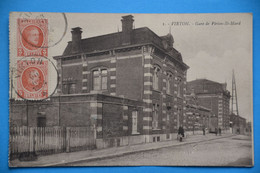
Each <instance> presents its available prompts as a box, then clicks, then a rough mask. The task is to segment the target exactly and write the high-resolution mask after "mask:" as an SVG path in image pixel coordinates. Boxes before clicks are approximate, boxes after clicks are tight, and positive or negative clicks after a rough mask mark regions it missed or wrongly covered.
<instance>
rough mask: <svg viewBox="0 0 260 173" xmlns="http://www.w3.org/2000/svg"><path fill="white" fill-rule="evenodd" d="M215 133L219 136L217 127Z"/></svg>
mask: <svg viewBox="0 0 260 173" xmlns="http://www.w3.org/2000/svg"><path fill="white" fill-rule="evenodd" d="M215 133H216V136H218V128H217V127H216V128H215Z"/></svg>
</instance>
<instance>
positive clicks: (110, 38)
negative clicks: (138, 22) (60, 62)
mask: <svg viewBox="0 0 260 173" xmlns="http://www.w3.org/2000/svg"><path fill="white" fill-rule="evenodd" d="M131 34H132V35H131V44H130V45H144V44H154V45H156V46H158V47H159V48H160V49H163V50H164V51H166V52H167V53H168V54H169V55H171V56H172V57H173V58H175V59H176V60H178V61H180V62H183V61H182V56H181V54H180V53H179V52H178V51H177V50H176V49H174V48H173V47H168V48H165V42H166V41H168V40H166V39H169V36H162V37H159V36H158V35H157V34H155V33H154V32H153V31H151V30H150V29H149V28H147V27H143V28H137V29H133V30H132V33H131ZM122 35H123V34H122V32H117V33H111V34H106V35H101V36H96V37H91V38H85V39H82V40H81V52H78V53H89V52H95V51H97V52H98V51H102V50H110V49H114V48H119V47H123V46H124V44H122ZM128 46H129V45H128ZM63 55H72V42H71V41H70V42H68V45H67V47H66V48H65V50H64V52H63Z"/></svg>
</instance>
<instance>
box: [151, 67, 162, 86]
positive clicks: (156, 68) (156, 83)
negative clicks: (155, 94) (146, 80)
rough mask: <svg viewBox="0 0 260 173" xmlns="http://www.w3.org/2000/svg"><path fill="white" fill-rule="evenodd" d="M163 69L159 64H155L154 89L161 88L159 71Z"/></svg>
mask: <svg viewBox="0 0 260 173" xmlns="http://www.w3.org/2000/svg"><path fill="white" fill-rule="evenodd" d="M160 71H161V69H160V67H158V66H154V71H153V89H154V90H159V73H160Z"/></svg>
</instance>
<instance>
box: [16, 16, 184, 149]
mask: <svg viewBox="0 0 260 173" xmlns="http://www.w3.org/2000/svg"><path fill="white" fill-rule="evenodd" d="M132 22H133V18H132V16H131V15H130V16H124V17H123V19H122V28H124V29H123V31H122V32H118V33H112V34H108V35H103V36H97V37H92V38H87V39H82V38H81V33H82V32H81V28H79V27H77V28H73V29H72V41H70V42H69V43H68V45H67V47H66V49H65V51H64V53H63V55H61V56H55V57H54V59H55V60H56V61H57V69H58V72H59V83H58V88H57V92H56V94H55V96H53V97H52V98H51V100H50V101H49V102H48V101H47V103H46V104H48V106H46V116H50V117H51V118H50V119H47V120H46V122H47V123H46V125H50V124H48V123H49V122H52V123H53V124H52V125H66V126H67V125H68V126H70V125H73V126H81V125H82V126H92V127H95V128H96V131H97V138H102V139H105V138H117V137H122V138H120V139H119V143H120V145H121V144H123V143H124V142H122V141H124V140H126V139H123V137H124V136H132V137H133V138H129V139H127V141H128V142H129V143H138V142H156V141H161V140H166V139H171V138H172V134H174V133H176V132H177V129H178V127H179V126H180V125H184V123H185V119H186V115H185V109H186V106H185V104H186V101H185V95H186V74H187V69H188V66H187V65H186V64H185V63H184V62H183V61H182V56H181V54H180V53H179V52H178V51H177V50H175V49H174V48H173V43H174V41H173V37H172V36H171V34H168V35H166V36H162V37H159V36H158V35H156V34H155V33H154V32H153V31H151V30H150V29H149V28H146V27H144V28H137V29H133V26H132V24H133V23H132ZM79 40H80V41H79ZM57 99H58V100H59V99H61V100H60V104H59V102H58V101H57ZM66 99H67V101H68V103H64V101H66ZM71 100H74V101H75V102H76V103H73V104H72V103H70V101H71ZM87 101H89V102H87ZM126 103H127V104H126ZM15 104H16V103H15ZM17 104H19V103H17ZM23 104H24V103H23ZM34 104H37V105H38V108H37V109H39V107H40V104H41V103H30V104H29V105H30V106H31V105H34ZM36 107H37V106H36ZM51 107H53V108H51ZM57 107H60V108H59V109H58V108H57ZM14 109H15V108H14ZM23 109H25V108H23ZM35 109H36V108H35ZM49 109H53V110H51V111H50V110H49ZM134 111H137V127H135V126H133V122H132V121H136V119H135V118H133V117H132V115H134V114H136V113H133V112H134ZM47 112H48V113H47ZM57 112H59V118H57V114H56V113H57ZM36 114H37V111H35V115H36ZM47 114H48V115H47ZM29 116H31V114H30V115H29ZM135 116H136V115H135ZM57 119H59V121H60V123H59V124H58V123H57V121H58V120H57ZM29 125H30V124H29ZM34 125H35V123H34ZM133 127H134V128H137V130H136V129H134V130H133V129H132V128H133ZM136 131H137V133H135V134H133V132H136ZM132 139H133V140H132ZM131 140H132V141H131ZM103 142H104V141H103ZM104 143H106V142H104ZM104 143H103V144H104ZM103 144H100V145H103ZM98 145H99V144H98ZM103 146H105V144H104V145H103ZM101 147H102V146H101Z"/></svg>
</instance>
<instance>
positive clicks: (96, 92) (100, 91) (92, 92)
mask: <svg viewBox="0 0 260 173" xmlns="http://www.w3.org/2000/svg"><path fill="white" fill-rule="evenodd" d="M107 91H108V90H91V91H90V93H91V94H102V93H104V92H107Z"/></svg>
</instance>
